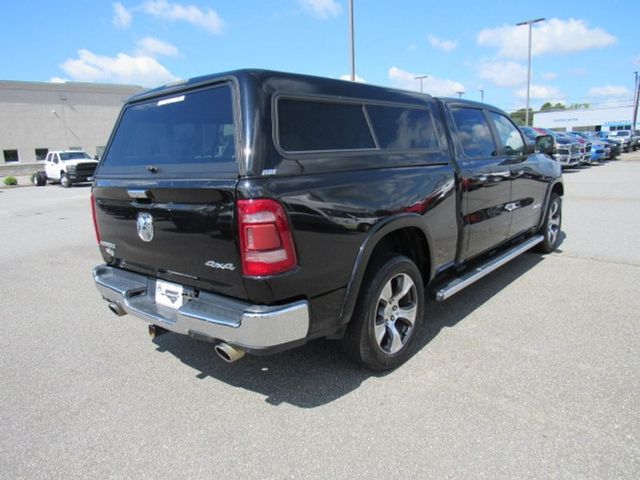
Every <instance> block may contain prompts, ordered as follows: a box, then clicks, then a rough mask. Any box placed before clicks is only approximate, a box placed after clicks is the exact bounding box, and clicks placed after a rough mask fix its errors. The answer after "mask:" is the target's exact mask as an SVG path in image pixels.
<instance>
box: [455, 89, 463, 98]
mask: <svg viewBox="0 0 640 480" xmlns="http://www.w3.org/2000/svg"><path fill="white" fill-rule="evenodd" d="M456 93H457V94H458V98H462V95H464V90H462V91H460V92H456Z"/></svg>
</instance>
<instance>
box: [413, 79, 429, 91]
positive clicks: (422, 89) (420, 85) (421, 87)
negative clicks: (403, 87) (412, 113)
mask: <svg viewBox="0 0 640 480" xmlns="http://www.w3.org/2000/svg"><path fill="white" fill-rule="evenodd" d="M413 78H414V79H415V80H420V93H424V90H423V89H422V81H423V80H424V79H425V78H429V75H418V76H417V77H413Z"/></svg>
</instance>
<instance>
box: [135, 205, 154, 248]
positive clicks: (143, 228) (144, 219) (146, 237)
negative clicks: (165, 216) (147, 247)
mask: <svg viewBox="0 0 640 480" xmlns="http://www.w3.org/2000/svg"><path fill="white" fill-rule="evenodd" d="M136 223H137V226H138V236H139V237H140V238H141V239H142V241H143V242H150V241H151V240H153V233H154V232H153V217H152V216H151V214H150V213H146V212H143V213H139V214H138V221H137V222H136Z"/></svg>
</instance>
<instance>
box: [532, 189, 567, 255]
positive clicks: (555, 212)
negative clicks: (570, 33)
mask: <svg viewBox="0 0 640 480" xmlns="http://www.w3.org/2000/svg"><path fill="white" fill-rule="evenodd" d="M540 233H541V234H542V235H543V236H544V240H543V241H542V242H540V243H539V244H538V246H537V247H538V248H537V249H538V251H540V252H542V253H551V252H553V251H554V250H555V249H556V248H558V245H560V240H561V238H560V237H561V235H560V234H561V233H562V197H560V195H558V194H557V193H552V194H551V198H550V199H549V205H548V206H547V212H546V213H545V216H544V223H543V224H542V229H541V230H540Z"/></svg>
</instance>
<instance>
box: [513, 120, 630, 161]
mask: <svg viewBox="0 0 640 480" xmlns="http://www.w3.org/2000/svg"><path fill="white" fill-rule="evenodd" d="M521 130H522V132H523V133H524V134H525V136H526V138H527V141H528V142H530V143H531V144H534V143H535V141H536V138H537V137H539V136H541V135H550V136H551V137H552V139H553V146H554V148H553V152H554V153H553V154H552V156H553V159H554V160H556V161H557V162H558V163H560V165H561V166H562V167H563V168H568V167H575V166H577V165H591V164H593V163H596V162H601V161H603V160H612V159H614V158H616V157H617V156H619V155H620V154H621V153H623V152H630V151H632V150H637V149H638V148H640V131H638V130H619V131H613V132H556V131H554V130H550V129H548V128H539V127H521Z"/></svg>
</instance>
